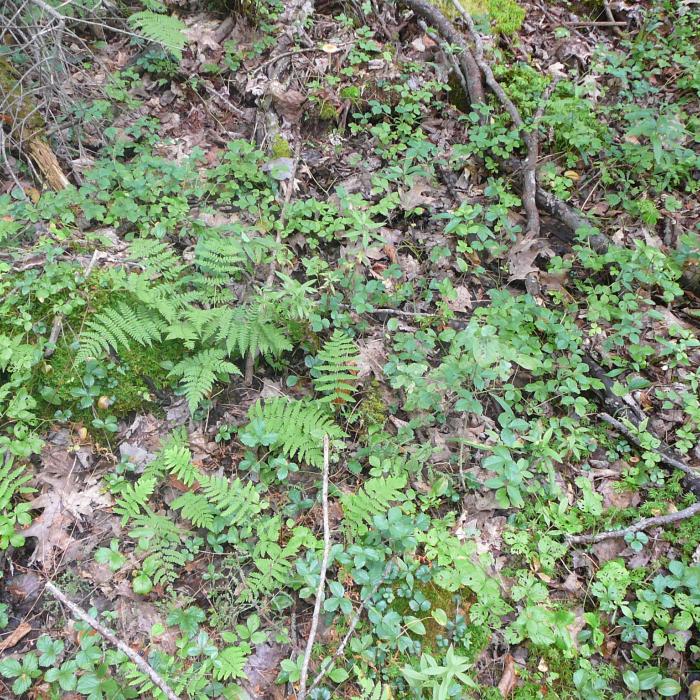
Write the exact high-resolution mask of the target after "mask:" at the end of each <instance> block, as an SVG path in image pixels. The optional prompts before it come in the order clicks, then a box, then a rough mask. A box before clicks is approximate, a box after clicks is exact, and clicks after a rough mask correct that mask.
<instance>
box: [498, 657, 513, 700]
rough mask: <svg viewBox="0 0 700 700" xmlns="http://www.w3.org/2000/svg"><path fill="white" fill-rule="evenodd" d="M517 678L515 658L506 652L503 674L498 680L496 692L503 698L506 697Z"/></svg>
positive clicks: (511, 690)
mask: <svg viewBox="0 0 700 700" xmlns="http://www.w3.org/2000/svg"><path fill="white" fill-rule="evenodd" d="M517 678H518V674H517V672H516V670H515V659H514V658H513V657H512V656H511V655H510V654H506V660H505V664H504V666H503V675H502V676H501V680H500V681H498V692H499V693H500V694H501V695H502V696H503V697H504V698H507V697H508V696H509V695H510V694H511V693H512V692H513V689H514V688H515V683H516V681H517Z"/></svg>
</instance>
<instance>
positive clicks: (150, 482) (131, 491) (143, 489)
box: [113, 476, 156, 525]
mask: <svg viewBox="0 0 700 700" xmlns="http://www.w3.org/2000/svg"><path fill="white" fill-rule="evenodd" d="M155 488H156V479H155V477H153V476H141V478H140V479H139V480H138V481H137V482H136V483H134V484H125V485H124V486H123V487H122V489H121V492H120V493H119V496H118V498H116V499H115V503H114V508H113V510H114V512H115V513H116V514H117V515H121V518H122V525H124V524H125V523H127V522H128V521H129V520H130V519H132V518H136V517H138V516H139V515H141V514H142V513H143V512H145V511H147V510H148V499H149V498H150V497H151V496H152V495H153V492H154V491H155Z"/></svg>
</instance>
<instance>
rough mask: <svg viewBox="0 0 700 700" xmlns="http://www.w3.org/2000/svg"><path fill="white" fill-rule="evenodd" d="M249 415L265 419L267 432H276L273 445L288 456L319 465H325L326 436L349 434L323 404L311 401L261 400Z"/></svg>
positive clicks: (252, 417) (336, 436)
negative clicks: (324, 444) (324, 408)
mask: <svg viewBox="0 0 700 700" xmlns="http://www.w3.org/2000/svg"><path fill="white" fill-rule="evenodd" d="M248 418H249V419H250V420H253V419H255V418H259V419H262V420H263V421H264V422H265V428H266V430H267V432H269V433H274V434H275V435H276V439H275V441H274V443H273V444H272V445H271V447H273V448H274V449H277V450H279V451H281V452H282V454H283V455H284V456H285V457H288V458H290V459H295V458H296V459H298V460H300V461H302V462H306V463H307V464H310V465H311V466H314V467H319V468H320V467H322V466H323V450H322V445H323V436H324V435H328V437H329V438H331V439H337V438H342V437H346V435H345V433H344V432H343V430H342V429H341V428H340V426H338V425H337V424H336V423H335V422H334V421H333V419H332V418H331V417H330V416H329V415H328V414H327V413H326V412H325V411H324V410H323V408H322V407H321V406H319V405H317V404H313V403H309V402H307V401H288V400H287V399H284V398H275V399H267V400H266V401H258V402H257V403H256V404H254V405H253V406H252V407H251V408H250V410H249V411H248Z"/></svg>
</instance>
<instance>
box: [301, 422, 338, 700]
mask: <svg viewBox="0 0 700 700" xmlns="http://www.w3.org/2000/svg"><path fill="white" fill-rule="evenodd" d="M329 463H330V444H329V440H328V435H324V436H323V491H322V495H321V498H322V502H323V558H322V559H321V574H320V577H319V579H318V589H317V590H316V602H315V603H314V615H313V617H312V618H311V629H310V630H309V638H308V639H307V640H306V652H305V653H304V662H303V663H302V666H301V676H300V678H299V692H298V693H297V700H304V699H305V698H306V681H307V679H308V677H309V661H311V652H312V650H313V646H314V641H316V631H317V630H318V618H319V617H320V615H321V603H322V602H323V598H324V589H325V586H326V570H327V569H328V556H329V554H330V551H331V527H330V521H329V518H328V471H329Z"/></svg>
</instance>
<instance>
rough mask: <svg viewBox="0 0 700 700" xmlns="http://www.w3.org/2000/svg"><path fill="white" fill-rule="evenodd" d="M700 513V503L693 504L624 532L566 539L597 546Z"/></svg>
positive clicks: (637, 524)
mask: <svg viewBox="0 0 700 700" xmlns="http://www.w3.org/2000/svg"><path fill="white" fill-rule="evenodd" d="M698 513H700V502H698V503H693V505H692V506H689V507H688V508H684V509H683V510H679V511H677V512H675V513H669V514H668V515H658V516H656V517H654V518H643V519H642V520H639V521H637V522H636V523H634V524H633V525H630V526H629V527H626V528H624V529H622V530H609V531H607V532H599V533H598V534H597V535H569V536H568V537H567V538H566V539H567V540H568V541H569V542H570V543H571V544H595V543H596V542H602V541H603V540H611V539H615V538H619V537H625V535H630V534H633V533H635V532H639V531H640V530H648V529H649V528H652V527H658V526H664V525H670V524H671V523H677V522H679V521H681V520H687V519H688V518H692V517H693V516H694V515H697V514H698Z"/></svg>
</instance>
